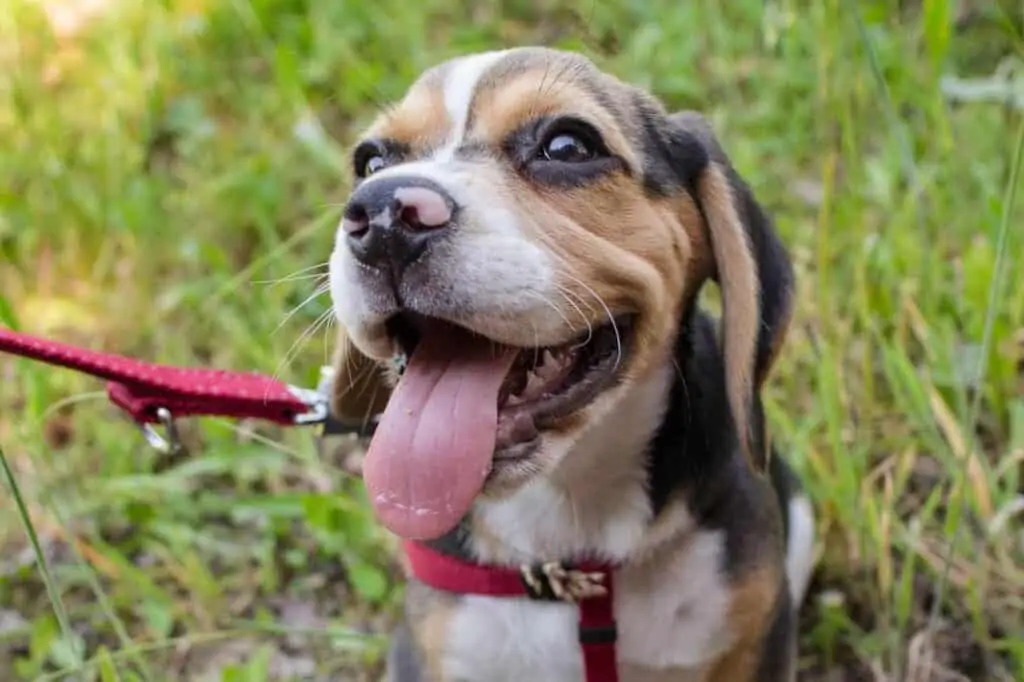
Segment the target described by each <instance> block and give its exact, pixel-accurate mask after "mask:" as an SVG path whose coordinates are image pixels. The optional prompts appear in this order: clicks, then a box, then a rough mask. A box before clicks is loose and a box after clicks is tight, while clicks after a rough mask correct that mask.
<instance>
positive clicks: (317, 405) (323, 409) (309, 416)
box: [288, 386, 329, 426]
mask: <svg viewBox="0 0 1024 682" xmlns="http://www.w3.org/2000/svg"><path fill="white" fill-rule="evenodd" d="M288 392H289V393H291V394H292V395H293V396H295V397H296V398H297V399H298V400H299V401H301V402H302V403H303V404H304V405H305V406H306V407H308V408H309V411H308V412H303V413H302V414H297V415H295V418H294V419H293V420H292V423H293V424H295V425H296V426H309V425H311V424H323V423H324V422H325V421H327V414H328V412H329V410H328V401H327V396H326V395H324V394H323V393H322V392H320V391H319V390H317V389H311V388H299V387H298V386H289V387H288Z"/></svg>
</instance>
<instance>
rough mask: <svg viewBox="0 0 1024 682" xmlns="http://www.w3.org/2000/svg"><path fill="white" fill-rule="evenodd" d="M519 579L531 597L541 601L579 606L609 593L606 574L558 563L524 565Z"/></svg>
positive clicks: (521, 567)
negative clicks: (584, 601)
mask: <svg viewBox="0 0 1024 682" xmlns="http://www.w3.org/2000/svg"><path fill="white" fill-rule="evenodd" d="M519 576H520V578H521V579H522V582H523V586H524V587H525V588H526V592H527V594H528V595H529V597H530V598H531V599H536V600H538V601H564V602H568V603H570V604H576V603H578V602H580V601H582V600H584V599H592V598H594V597H603V596H605V595H606V594H608V590H607V588H606V587H605V586H604V585H603V584H602V583H603V582H604V579H605V578H606V576H607V574H605V573H604V572H600V571H595V572H587V571H581V570H578V569H575V568H572V567H570V566H568V565H566V564H564V563H561V562H557V561H551V562H547V563H541V564H532V565H531V564H524V565H522V566H520V567H519Z"/></svg>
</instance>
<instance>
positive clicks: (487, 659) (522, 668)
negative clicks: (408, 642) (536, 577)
mask: <svg viewBox="0 0 1024 682" xmlns="http://www.w3.org/2000/svg"><path fill="white" fill-rule="evenodd" d="M576 623H577V612H576V607H574V606H572V605H569V604H556V603H541V602H531V601H526V600H520V599H501V598H493V597H479V596H475V595H474V596H467V597H464V598H463V601H462V603H460V605H459V608H458V609H457V610H456V612H455V617H454V619H453V621H452V624H451V627H450V629H449V631H448V632H449V639H448V647H447V650H446V652H445V656H444V658H443V663H442V665H443V666H444V672H445V675H446V677H445V679H451V680H459V681H460V682H527V681H529V682H582V679H583V667H582V662H581V660H580V650H579V643H578V641H577V639H576V627H577V625H576Z"/></svg>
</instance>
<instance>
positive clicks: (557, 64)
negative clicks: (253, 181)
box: [330, 48, 791, 538]
mask: <svg viewBox="0 0 1024 682" xmlns="http://www.w3.org/2000/svg"><path fill="white" fill-rule="evenodd" d="M352 163H353V171H354V174H355V185H354V188H353V191H352V194H351V196H350V198H349V201H348V203H347V205H346V207H345V210H344V215H343V219H342V224H341V226H340V228H339V230H338V235H337V242H336V247H335V250H334V253H333V255H332V257H331V262H330V277H331V294H332V298H333V302H334V308H335V312H336V315H337V318H338V320H339V322H340V323H341V327H342V329H343V330H344V332H343V338H342V339H341V343H340V346H339V348H340V350H339V354H338V360H337V362H338V373H337V375H336V376H337V377H338V379H337V380H336V394H335V404H334V409H335V411H336V413H338V414H339V415H342V416H347V417H350V418H364V417H367V416H368V415H369V414H370V413H372V412H374V411H376V410H380V409H383V411H384V414H383V416H382V417H381V421H380V425H379V427H378V430H377V433H376V435H375V437H374V440H373V441H372V442H371V445H370V448H369V451H368V453H367V458H366V464H365V467H364V478H365V480H366V484H367V488H368V490H369V491H370V495H371V498H372V501H373V503H374V506H375V508H376V510H377V513H378V514H379V516H380V518H381V520H382V521H383V522H384V523H385V525H387V526H388V527H390V528H391V529H392V530H394V531H395V532H397V533H399V534H400V535H405V536H407V537H419V538H425V537H433V536H436V535H440V534H442V533H443V532H445V531H446V530H448V529H449V528H451V527H452V526H453V525H454V524H455V523H456V522H457V521H458V519H459V518H460V517H461V516H462V515H463V514H464V513H465V512H466V511H467V510H468V508H469V507H470V506H471V504H472V501H473V500H474V499H475V498H476V497H477V496H479V495H481V494H483V495H500V494H503V493H504V492H507V491H509V490H512V489H516V488H517V487H519V486H521V485H523V484H525V483H526V482H527V481H529V480H530V479H531V478H533V477H535V476H538V475H543V474H544V473H545V472H550V471H552V470H553V469H554V468H556V467H558V466H559V465H560V463H561V462H562V461H563V460H564V459H565V458H566V457H586V456H587V453H586V452H576V451H574V450H573V444H574V443H576V442H577V441H578V439H579V438H580V437H581V435H582V434H583V433H584V431H585V430H586V429H587V428H588V427H589V426H591V425H592V424H593V423H594V422H595V421H596V420H598V419H599V418H600V417H601V415H604V414H607V413H608V412H609V411H610V410H614V409H616V407H617V405H618V404H619V402H620V401H622V400H623V399H624V396H627V395H628V394H629V390H630V387H631V386H632V387H635V386H636V385H637V384H638V383H639V382H643V381H645V379H646V378H647V377H649V376H650V373H651V372H653V371H655V370H657V369H659V368H664V367H665V365H666V363H669V362H671V361H672V358H671V353H672V348H673V344H674V340H675V337H676V335H677V332H678V329H679V328H680V325H681V324H682V322H683V321H684V319H685V317H686V313H687V311H688V309H689V308H690V307H691V306H692V305H694V303H695V299H696V297H697V294H698V293H699V291H700V288H701V286H702V284H703V283H704V282H705V281H707V280H709V279H710V280H714V281H716V282H718V284H719V286H720V289H721V294H722V297H721V299H722V304H723V316H722V344H723V353H724V357H725V362H726V371H727V383H728V386H727V389H728V396H729V402H730V407H731V411H732V415H733V419H734V421H735V425H736V427H737V430H738V433H739V434H740V436H741V437H740V440H741V447H743V448H744V450H745V452H746V454H747V455H748V457H749V458H750V460H751V462H752V463H753V464H754V465H756V466H763V461H764V456H765V455H764V452H763V441H762V439H761V438H759V437H758V435H757V433H756V432H757V431H758V429H759V428H760V427H759V426H757V425H756V422H758V418H757V417H756V416H755V415H754V412H755V411H756V408H755V403H756V394H757V391H758V389H759V387H760V384H761V382H762V381H763V380H764V378H765V377H766V375H767V374H768V372H769V369H770V367H771V365H772V363H773V360H774V357H775V353H776V350H777V349H778V347H779V345H780V343H781V340H782V338H783V336H784V333H785V329H786V326H787V324H788V320H789V313H790V293H789V289H790V280H791V269H790V263H789V261H788V259H787V256H786V254H785V252H784V250H783V248H782V246H781V244H780V243H779V241H778V239H777V237H776V235H775V234H774V232H773V230H772V227H771V225H770V222H769V220H768V219H767V218H766V216H765V215H764V213H763V212H762V210H761V209H760V207H759V206H758V204H757V203H756V201H755V199H754V197H753V196H752V194H751V192H750V190H749V188H748V187H747V186H746V184H745V183H744V182H743V180H742V179H741V178H740V177H739V176H738V175H737V173H736V172H735V170H734V169H733V168H732V167H731V165H730V163H729V161H728V159H727V157H726V155H725V154H724V152H723V150H722V148H721V147H720V146H719V144H718V142H717V141H716V139H715V137H714V135H713V134H712V132H711V129H710V128H709V127H708V126H707V125H706V123H705V122H704V120H703V119H702V118H701V117H700V116H699V115H697V114H693V113H681V114H675V115H669V114H668V113H667V112H666V111H665V110H664V108H663V107H662V105H661V104H660V103H659V102H658V101H657V100H655V99H654V98H653V97H651V96H650V95H648V94H647V93H645V92H643V91H641V90H639V89H637V88H635V87H633V86H631V85H629V84H626V83H624V82H622V81H620V80H618V79H616V78H615V77H613V76H611V75H609V74H606V73H604V72H602V71H601V70H599V69H598V68H597V67H596V66H595V65H594V64H593V63H592V62H590V61H589V60H587V59H586V58H584V57H582V56H580V55H578V54H575V53H567V52H560V51H556V50H551V49H547V48H519V49H512V50H506V51H499V52H490V53H483V54H476V55H471V56H466V57H462V58H458V59H455V60H452V61H449V62H446V63H444V64H442V65H439V66H437V67H434V68H432V69H430V70H429V71H427V72H425V73H424V74H423V75H422V76H421V77H420V78H419V79H418V80H417V81H416V82H415V83H414V84H413V85H412V86H411V88H410V89H409V91H408V92H407V93H406V95H405V97H404V99H402V100H401V101H400V102H398V103H397V104H396V105H394V106H393V107H391V108H390V109H388V110H387V111H386V112H384V113H383V114H381V115H380V117H379V118H378V119H377V120H376V121H375V122H374V123H373V124H372V125H371V126H370V128H369V129H368V130H367V131H366V132H365V133H364V134H363V135H362V136H361V138H360V140H359V142H358V143H357V144H356V145H355V148H354V151H353V154H352Z"/></svg>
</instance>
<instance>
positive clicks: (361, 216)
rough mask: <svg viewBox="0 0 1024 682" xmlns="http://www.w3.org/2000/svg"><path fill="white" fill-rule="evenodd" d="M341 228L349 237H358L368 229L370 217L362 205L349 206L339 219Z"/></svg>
mask: <svg viewBox="0 0 1024 682" xmlns="http://www.w3.org/2000/svg"><path fill="white" fill-rule="evenodd" d="M341 227H342V229H343V230H345V233H346V234H348V235H349V236H350V237H359V236H361V235H363V234H365V233H366V231H367V230H368V229H369V227H370V216H369V215H367V213H366V209H365V208H364V207H363V206H362V204H350V205H349V206H348V208H346V209H345V214H344V215H343V216H342V218H341Z"/></svg>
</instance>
